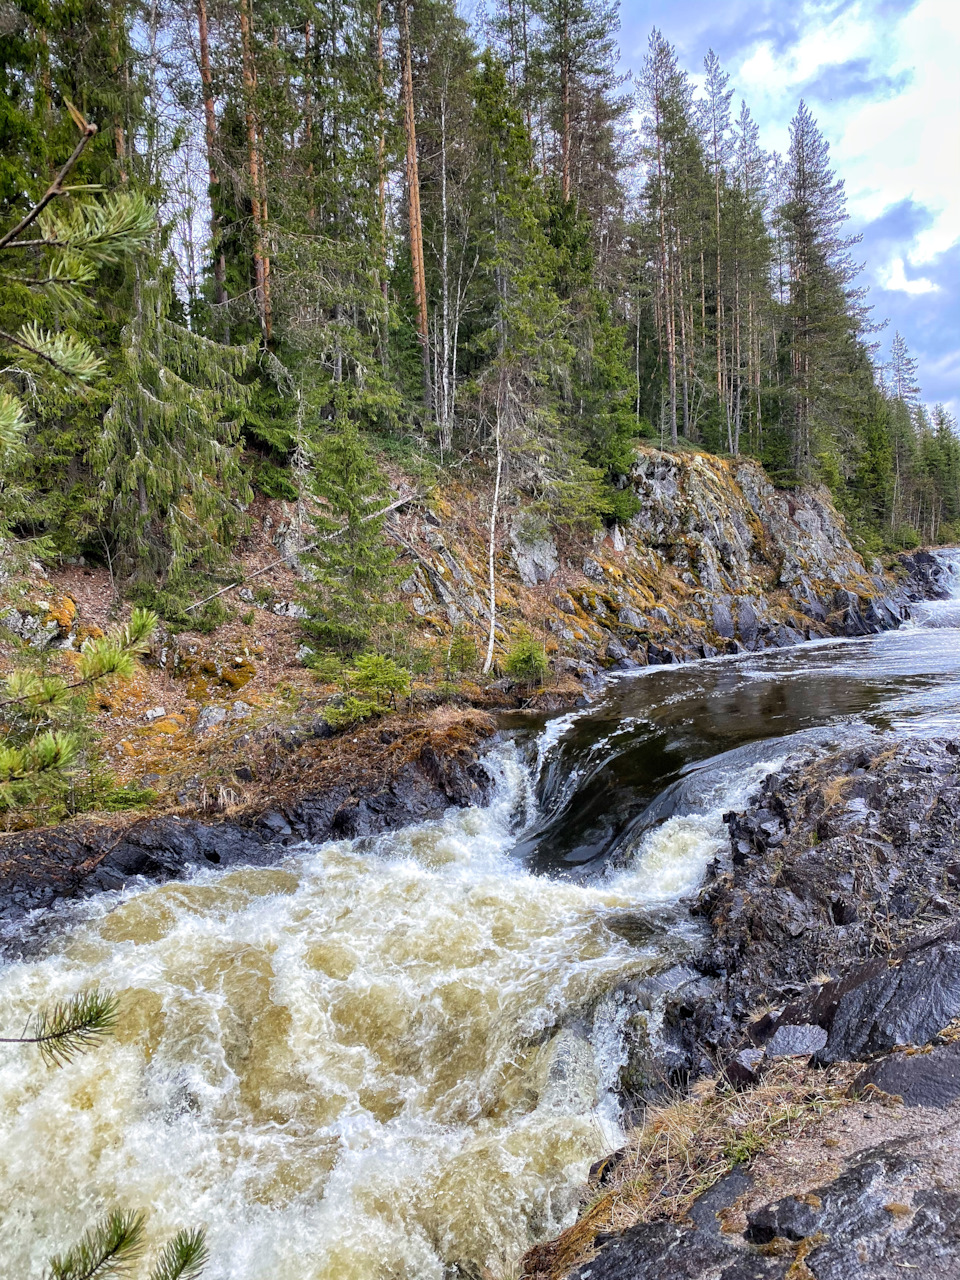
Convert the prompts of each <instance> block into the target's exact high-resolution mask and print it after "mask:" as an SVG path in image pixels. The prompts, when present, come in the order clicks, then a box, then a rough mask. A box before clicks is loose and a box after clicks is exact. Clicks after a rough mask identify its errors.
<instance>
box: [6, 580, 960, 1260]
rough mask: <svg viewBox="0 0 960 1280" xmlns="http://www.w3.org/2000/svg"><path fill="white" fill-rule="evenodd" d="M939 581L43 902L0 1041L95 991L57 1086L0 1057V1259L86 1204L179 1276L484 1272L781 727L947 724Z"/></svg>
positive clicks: (608, 1081) (843, 735)
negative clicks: (302, 838)
mask: <svg viewBox="0 0 960 1280" xmlns="http://www.w3.org/2000/svg"><path fill="white" fill-rule="evenodd" d="M948 559H951V558H950V557H948ZM951 563H953V564H954V565H955V566H956V573H955V576H956V581H957V582H958V584H960V556H956V557H953V558H952V559H951ZM957 594H958V599H957V600H955V601H947V602H944V603H943V604H940V605H931V606H924V607H923V608H922V609H919V610H918V611H917V617H916V620H915V621H914V622H912V623H911V624H909V625H908V626H907V627H905V628H903V629H902V630H901V631H899V632H896V633H888V634H886V635H882V636H877V637H872V638H870V639H868V640H856V641H840V642H830V643H825V644H819V645H807V646H803V647H802V648H798V649H793V650H786V651H779V652H774V653H768V654H758V655H744V656H741V657H738V658H736V659H723V660H714V661H709V662H703V663H698V664H695V665H691V666H688V667H682V668H662V669H657V670H655V671H650V672H647V673H644V674H643V675H641V676H637V677H625V678H623V679H621V680H619V681H617V682H616V683H614V684H611V685H610V686H609V687H608V689H607V690H606V691H605V693H604V695H603V697H602V700H601V701H600V702H599V703H598V704H597V705H596V706H595V707H591V708H589V709H588V710H586V711H584V712H580V713H574V714H572V715H567V716H561V717H557V718H555V719H553V720H550V721H547V722H536V723H533V724H531V723H530V722H524V723H523V724H522V725H520V724H518V723H513V724H511V725H510V726H509V732H508V735H507V740H506V741H505V742H504V743H503V744H502V745H501V746H500V747H498V748H497V749H496V751H495V752H494V754H493V755H492V757H491V760H490V767H491V769H492V770H493V771H494V773H495V775H496V791H495V798H494V802H493V803H492V804H491V805H490V807H489V808H487V809H484V810H477V809H472V810H466V811H463V812H451V813H449V814H448V815H447V816H446V818H444V819H443V820H442V821H439V822H435V823H429V824H426V825H423V826H419V827H412V828H407V829H406V830H403V831H400V832H397V833H394V834H392V835H390V836H388V837H384V838H382V839H379V840H377V841H375V842H371V841H367V842H363V843H361V844H358V845H354V844H350V843H344V842H341V843H330V844H326V845H322V846H302V847H300V848H298V849H295V850H293V851H291V853H290V856H289V857H288V858H287V859H286V860H285V862H284V863H283V864H282V865H280V866H278V867H275V868H269V869H242V870H234V871H230V872H217V871H215V870H214V869H207V870H203V871H199V872H198V873H197V874H196V875H195V876H193V877H192V878H190V879H188V880H186V881H184V882H177V883H168V884H164V885H162V886H152V887H151V886H139V887H138V886H135V885H134V886H129V887H128V888H127V889H126V890H125V891H124V892H123V893H120V894H112V895H104V896H102V897H99V898H97V899H95V900H92V901H89V902H86V903H82V904H67V905H65V906H64V907H62V908H60V909H58V910H56V911H54V912H51V913H50V914H49V916H48V917H47V918H46V921H45V923H46V925H47V927H48V935H47V941H46V943H45V945H44V949H43V952H42V954H41V955H40V956H39V957H37V958H34V959H31V960H30V961H29V962H22V963H8V964H6V965H4V966H3V967H0V1030H2V1031H5V1032H16V1031H17V1030H18V1029H19V1028H20V1027H21V1026H22V1025H23V1022H24V1020H25V1018H26V1016H27V1015H28V1013H29V1011H30V1010H31V1009H34V1008H36V1007H37V1006H38V1005H41V1004H48V1003H50V1002H51V1001H54V1000H56V999H58V998H62V997H63V996H65V995H68V994H69V993H71V992H73V991H76V990H77V989H79V988H80V987H82V986H85V985H88V984H91V983H97V982H99V983H102V984H104V985H109V986H111V987H113V988H115V989H117V990H118V991H119V992H120V993H121V997H122V1018H121V1026H120V1030H119V1034H118V1035H117V1036H116V1037H115V1039H114V1040H112V1041H110V1042H108V1043H105V1044H104V1045H102V1046H101V1047H100V1048H98V1049H97V1050H96V1051H95V1052H92V1053H90V1054H88V1055H86V1056H85V1057H82V1058H79V1059H77V1060H76V1061H75V1062H73V1063H72V1064H70V1065H69V1066H67V1067H64V1068H62V1069H59V1070H56V1069H54V1070H48V1069H46V1068H44V1067H43V1066H42V1064H41V1063H40V1062H39V1059H38V1058H37V1057H36V1056H35V1055H34V1053H33V1051H32V1050H30V1049H27V1048H23V1049H21V1048H16V1047H13V1046H0V1257H3V1259H4V1267H5V1268H6V1270H7V1274H10V1275H11V1276H13V1275H16V1276H18V1277H30V1276H40V1275H41V1274H42V1272H43V1268H44V1264H45V1261H46V1259H47V1258H48V1257H49V1256H50V1254H51V1253H52V1252H55V1251H56V1250H58V1249H62V1248H63V1247H64V1246H65V1245H67V1244H68V1243H70V1242H71V1241H73V1240H75V1239H76V1238H77V1236H78V1235H79V1234H80V1233H81V1232H82V1230H83V1228H84V1226H85V1225H87V1223H88V1222H89V1221H90V1219H91V1218H93V1217H95V1216H96V1215H97V1214H98V1213H100V1212H102V1211H103V1209H104V1208H105V1207H108V1206H112V1205H123V1206H129V1207H140V1208H145V1209H147V1210H148V1211H149V1215H150V1216H149V1235H150V1239H151V1240H152V1241H160V1240H162V1239H163V1238H164V1237H166V1236H168V1235H169V1234H170V1232H172V1231H173V1230H175V1229H176V1228H177V1227H179V1226H195V1225H203V1226H205V1227H206V1228H207V1231H208V1241H209V1248H210V1254H211V1260H210V1263H209V1264H208V1267H207V1269H206V1272H205V1274H206V1275H207V1276H208V1277H209V1278H210V1280H451V1278H452V1277H454V1276H476V1275H478V1274H479V1269H480V1267H481V1266H482V1267H485V1268H488V1269H489V1270H490V1271H491V1272H492V1273H493V1274H494V1275H509V1274H511V1270H510V1268H511V1266H512V1264H513V1261H514V1260H515V1259H516V1257H517V1256H518V1255H519V1254H520V1253H521V1252H522V1251H523V1250H524V1249H525V1248H526V1247H528V1246H529V1244H530V1243H532V1242H533V1241H534V1240H536V1239H542V1238H544V1237H546V1236H548V1235H550V1234H553V1233H555V1232H556V1231H558V1230H559V1229H560V1228H562V1227H563V1226H564V1225H566V1224H567V1223H568V1222H569V1221H570V1220H571V1218H572V1216H573V1214H574V1213H575V1212H576V1207H577V1191H578V1188H579V1186H580V1185H581V1184H582V1182H583V1180H584V1177H585V1175H586V1172H587V1168H588V1166H589V1164H590V1162H591V1161H592V1160H593V1159H595V1158H596V1157H597V1156H599V1155H600V1154H602V1153H603V1152H605V1151H607V1150H610V1149H611V1148H612V1147H614V1146H615V1145H617V1143H618V1142H619V1141H620V1138H621V1134H620V1130H619V1114H618V1109H617V1103H616V1097H615V1094H614V1091H613V1086H614V1084H615V1080H616V1074H617V1070H618V1068H619V1065H620V1062H621V1055H622V1047H621V1043H620V1035H619V1022H618V1018H619V1016H620V1011H619V1006H618V1003H617V1000H616V997H615V994H614V992H615V989H616V986H617V984H618V983H619V982H621V981H622V980H623V979H624V978H625V977H629V976H631V975H633V974H640V973H644V972H649V971H652V970H655V969H657V968H661V967H663V966H664V965H665V964H668V963H670V962H671V961H672V959H673V958H675V957H676V956H678V955H682V954H683V951H684V948H685V947H686V946H687V943H688V939H689V936H690V928H691V926H690V924H689V923H688V922H687V921H686V918H685V914H684V910H683V908H682V903H683V900H684V899H685V898H687V897H689V895H690V894H692V893H693V892H695V890H696V888H697V886H698V884H699V882H700V879H701V877H702V875H703V871H704V868H705V866H706V865H707V863H708V862H709V861H710V859H711V858H713V857H714V856H715V855H716V854H717V853H718V852H722V851H723V850H724V848H725V843H724V834H725V832H724V827H723V824H722V822H721V815H722V813H723V812H724V811H726V810H727V809H730V808H735V807H736V806H737V805H739V804H742V803H743V802H744V801H745V800H746V798H747V796H748V795H749V793H750V791H751V790H752V789H753V788H754V787H755V786H756V785H757V783H758V782H759V780H760V779H761V778H762V777H763V776H764V774H765V773H766V772H767V771H769V770H770V769H772V768H774V767H776V765H777V764H778V762H779V761H781V760H782V759H783V758H784V757H785V756H786V755H787V754H788V753H789V752H790V751H791V750H792V749H794V748H795V747H796V746H798V745H800V744H802V743H803V742H805V741H836V742H838V743H841V742H846V741H849V740H850V739H851V738H852V737H854V736H856V735H866V734H871V733H877V732H896V733H900V734H911V733H924V734H934V733H952V734H956V733H958V732H960V589H958V593H957ZM630 918H638V919H640V920H642V921H643V922H645V923H644V927H642V928H638V929H630V928H625V927H624V921H625V919H630Z"/></svg>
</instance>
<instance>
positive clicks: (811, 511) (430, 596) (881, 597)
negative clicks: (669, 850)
mask: <svg viewBox="0 0 960 1280" xmlns="http://www.w3.org/2000/svg"><path fill="white" fill-rule="evenodd" d="M629 483H630V484H631V485H632V486H633V488H634V490H635V492H636V494H637V497H638V499H639V503H640V510H639V513H638V514H637V515H636V516H635V517H634V519H633V520H632V521H631V522H630V523H629V524H628V525H625V526H615V527H614V528H612V529H608V530H605V531H603V532H601V533H599V534H597V535H596V536H595V537H594V539H593V540H592V542H587V543H584V542H583V541H582V540H577V539H575V538H574V537H572V536H570V537H566V538H558V537H555V536H554V535H553V534H551V533H550V532H549V531H547V530H546V529H544V528H543V527H541V526H539V525H538V524H537V521H536V519H535V518H534V517H533V516H532V515H531V514H530V513H529V512H528V511H525V509H524V508H522V507H519V506H518V507H515V508H514V509H513V510H512V511H510V510H508V511H507V513H506V514H505V516H504V523H505V526H506V528H507V533H508V536H506V537H504V538H502V540H501V542H502V546H501V550H500V552H499V555H498V557H497V582H498V585H497V597H498V610H499V623H500V630H499V633H498V634H499V637H500V639H501V641H502V642H503V643H507V642H508V641H509V638H510V634H511V631H512V630H513V629H515V628H516V626H518V625H519V624H523V623H526V624H528V625H530V626H532V627H534V628H536V629H538V630H542V631H543V633H544V634H546V635H547V636H548V641H547V649H548V652H549V653H550V655H551V658H552V661H553V665H554V667H555V668H556V669H557V670H559V671H570V672H572V673H573V674H575V675H579V676H580V677H584V676H586V677H589V676H591V675H595V674H596V673H597V672H598V671H599V670H600V669H602V668H609V667H611V666H612V667H619V668H621V669H630V668H633V667H636V666H638V665H639V666H645V665H647V664H649V663H670V662H678V661H686V660H688V659H691V658H697V657H704V656H708V657H709V656H712V655H714V654H717V653H721V652H737V651H739V650H740V649H759V648H768V647H776V646H787V645H791V644H797V643H799V642H800V641H802V640H806V639H810V638H816V637H821V636H827V635H866V634H869V633H871V632H875V631H879V630H883V629H885V628H888V627H894V626H897V625H898V624H899V622H900V619H901V616H902V607H903V605H904V603H905V602H906V601H907V600H908V599H910V598H917V595H919V594H922V593H923V588H922V586H918V585H917V584H916V583H914V584H913V585H910V584H908V583H907V584H905V582H904V579H903V575H901V576H899V577H897V576H894V575H892V574H890V573H888V572H885V571H884V570H883V568H882V566H881V565H880V563H879V562H877V561H872V562H871V563H870V564H866V563H865V562H864V560H863V558H862V557H861V556H860V555H859V554H858V553H857V552H856V551H855V550H854V549H853V546H852V545H851V543H850V540H849V538H848V536H847V532H846V529H845V527H844V522H843V520H842V518H841V517H840V516H839V515H838V514H837V512H836V510H835V509H834V507H833V506H832V504H831V502H830V499H829V495H828V494H827V492H826V491H825V490H823V489H811V488H805V489H797V490H782V489H777V488H775V487H774V486H773V485H772V484H771V483H770V481H769V480H768V479H767V477H766V475H765V473H764V471H763V469H762V467H760V466H759V465H758V464H757V463H756V462H753V461H751V460H747V459H739V460H726V459H721V458H717V457H715V456H713V455H710V454H701V453H682V454H680V453H667V452H661V451H659V450H655V449H642V450H640V451H639V452H638V454H637V458H636V462H635V464H634V466H633V469H632V471H631V474H630V477H629ZM434 506H435V509H434V510H431V511H427V512H423V511H420V510H418V509H416V508H415V507H411V508H409V509H408V510H407V511H405V512H403V513H398V514H397V516H396V517H395V523H394V530H395V536H396V537H397V538H398V540H399V541H400V542H401V545H402V547H403V549H404V552H405V554H406V556H407V557H408V558H409V560H410V563H411V573H410V575H409V577H408V578H407V579H406V581H405V582H404V584H403V592H404V595H405V598H406V600H407V601H408V604H409V607H410V608H411V610H412V612H413V613H414V614H415V615H416V616H417V617H419V618H420V619H422V624H421V625H422V628H423V634H424V636H425V637H426V638H428V639H430V638H436V637H439V636H441V635H443V634H444V633H445V632H447V631H448V630H449V629H450V628H451V627H452V626H454V625H456V624H460V625H467V626H469V627H474V628H476V629H477V630H480V631H482V630H483V629H484V628H485V627H486V626H487V625H488V622H489V613H488V610H487V604H486V594H485V592H486V586H485V578H484V574H485V553H484V547H483V542H482V536H483V527H482V520H481V514H482V513H481V511H480V510H479V509H478V508H477V506H476V502H475V498H474V496H472V495H468V494H466V493H462V494H460V493H457V492H447V493H446V495H445V496H444V497H442V498H441V499H439V500H438V501H437V502H436V503H435V504H434Z"/></svg>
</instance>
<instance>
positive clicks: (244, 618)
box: [240, 609, 256, 627]
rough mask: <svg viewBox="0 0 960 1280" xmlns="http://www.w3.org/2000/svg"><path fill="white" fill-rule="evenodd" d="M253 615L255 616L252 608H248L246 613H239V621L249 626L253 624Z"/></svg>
mask: <svg viewBox="0 0 960 1280" xmlns="http://www.w3.org/2000/svg"><path fill="white" fill-rule="evenodd" d="M255 617H256V613H255V611H254V610H253V609H248V610H247V611H246V613H243V614H241V615H240V621H241V622H242V623H243V625H244V626H245V627H249V626H252V625H253V620H254V618H255Z"/></svg>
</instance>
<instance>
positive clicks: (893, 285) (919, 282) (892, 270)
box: [877, 258, 940, 293]
mask: <svg viewBox="0 0 960 1280" xmlns="http://www.w3.org/2000/svg"><path fill="white" fill-rule="evenodd" d="M877 283H878V284H879V285H880V287H881V289H895V290H897V291H898V292H899V293H938V292H939V290H940V286H939V285H938V284H934V283H933V281H932V280H926V279H924V278H923V277H922V276H920V277H918V278H917V279H916V280H908V279H907V273H906V269H905V267H904V262H903V258H894V260H893V262H892V263H890V265H889V266H888V267H887V268H886V270H885V271H884V270H881V271H878V272H877Z"/></svg>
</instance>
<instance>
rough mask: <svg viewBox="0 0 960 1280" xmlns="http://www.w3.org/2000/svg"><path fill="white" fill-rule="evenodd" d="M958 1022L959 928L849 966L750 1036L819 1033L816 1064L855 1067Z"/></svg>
mask: <svg viewBox="0 0 960 1280" xmlns="http://www.w3.org/2000/svg"><path fill="white" fill-rule="evenodd" d="M958 1016H960V925H955V926H953V927H952V928H951V929H949V930H947V931H946V932H945V933H944V934H942V935H940V936H939V937H937V938H933V939H921V940H919V941H917V942H914V943H912V944H911V945H909V946H908V947H905V948H900V949H898V950H896V951H894V952H892V953H891V954H890V955H889V956H886V957H884V958H882V959H877V960H871V961H869V962H867V963H866V964H864V965H859V966H857V967H856V968H854V969H853V970H852V971H851V972H850V973H848V974H847V975H846V976H845V977H843V978H841V979H840V980H839V981H836V982H828V983H825V984H824V985H823V986H821V987H819V988H817V989H815V991H814V992H813V993H811V994H810V995H808V996H804V997H803V998H802V999H800V1000H796V1001H793V1002H791V1003H790V1004H788V1005H787V1007H786V1008H785V1009H784V1010H783V1012H782V1013H781V1014H780V1015H779V1016H778V1017H777V1018H775V1019H772V1020H770V1019H764V1020H763V1021H762V1022H761V1023H760V1024H757V1025H756V1026H755V1027H754V1028H752V1030H751V1035H752V1038H753V1039H754V1040H755V1041H756V1042H757V1043H761V1044H762V1043H769V1041H770V1040H771V1039H772V1038H774V1037H775V1036H776V1035H777V1034H778V1032H779V1031H780V1030H781V1029H786V1028H790V1029H791V1031H792V1032H794V1033H795V1032H796V1030H797V1028H798V1027H807V1028H809V1029H810V1033H811V1034H813V1033H815V1032H816V1031H820V1032H821V1033H822V1034H823V1035H824V1043H823V1045H822V1047H821V1048H819V1049H818V1050H817V1051H816V1058H815V1061H816V1062H818V1063H820V1064H821V1065H825V1064H827V1063H830V1062H857V1061H861V1062H862V1061H864V1060H866V1059H868V1058H871V1057H874V1056H875V1055H876V1054H880V1053H886V1052H888V1051H889V1050H891V1049H893V1048H894V1047H895V1046H896V1045H906V1044H910V1045H914V1044H916V1045H924V1044H926V1043H927V1041H928V1040H929V1039H930V1038H931V1037H932V1036H935V1035H936V1034H937V1032H939V1031H940V1030H941V1028H943V1027H945V1026H946V1025H947V1024H948V1023H949V1022H951V1021H952V1020H953V1019H954V1018H956V1017H958Z"/></svg>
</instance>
